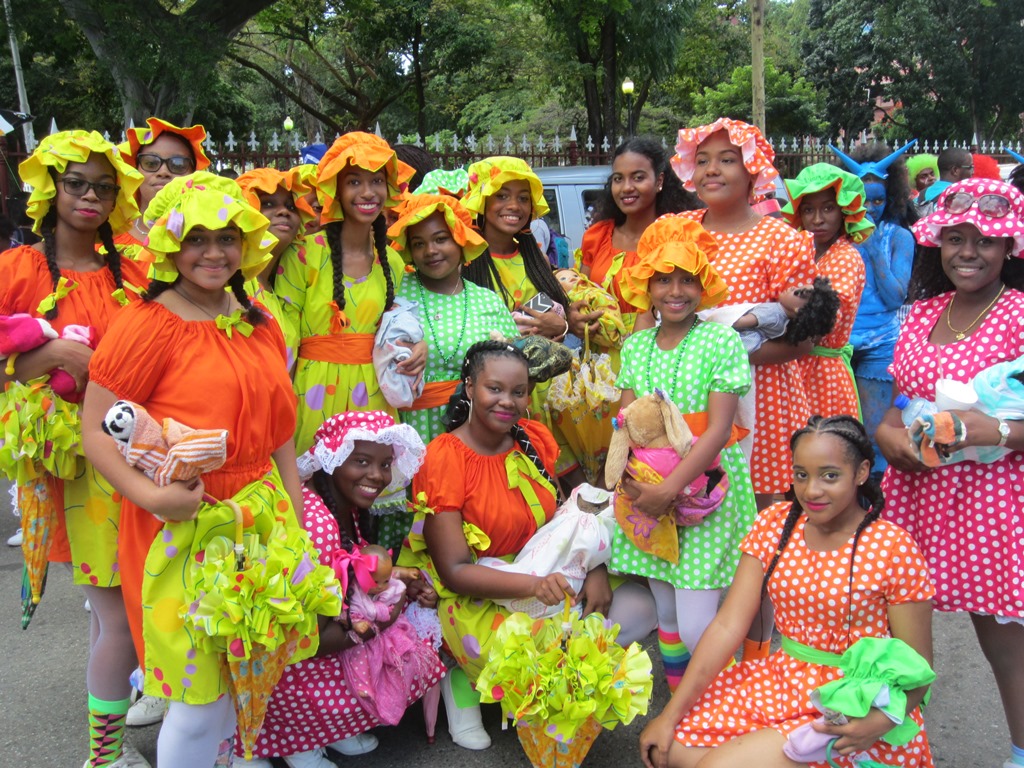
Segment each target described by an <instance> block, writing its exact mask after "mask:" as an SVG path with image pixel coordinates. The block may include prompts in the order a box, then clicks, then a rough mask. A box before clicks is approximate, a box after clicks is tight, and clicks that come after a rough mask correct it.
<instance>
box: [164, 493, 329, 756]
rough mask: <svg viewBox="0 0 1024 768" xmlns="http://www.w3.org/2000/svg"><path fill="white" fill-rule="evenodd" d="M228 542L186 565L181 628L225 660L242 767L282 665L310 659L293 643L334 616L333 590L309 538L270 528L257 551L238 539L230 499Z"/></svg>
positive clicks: (247, 539)
mask: <svg viewBox="0 0 1024 768" xmlns="http://www.w3.org/2000/svg"><path fill="white" fill-rule="evenodd" d="M208 501H209V502H210V503H223V504H227V505H228V506H229V507H231V508H232V510H233V511H234V513H235V539H234V541H232V540H230V539H228V538H227V537H226V536H217V537H215V538H214V539H212V540H211V541H210V542H209V543H208V544H207V546H206V553H205V556H204V557H203V559H202V562H199V561H198V560H197V561H195V562H193V563H192V569H191V579H190V582H191V583H190V585H189V587H188V591H187V593H186V594H187V596H188V600H189V602H188V604H187V605H185V606H184V607H183V608H182V617H183V618H184V620H185V625H186V626H187V627H189V628H190V629H195V630H198V632H197V635H198V636H199V637H200V638H202V639H201V640H200V644H201V645H202V646H203V647H204V649H205V650H207V651H209V652H214V653H224V654H226V655H227V661H228V676H229V684H230V686H231V689H232V694H233V696H234V699H235V711H236V712H237V714H238V730H239V733H240V734H241V737H242V746H243V748H244V749H245V757H246V759H247V760H251V759H252V748H253V746H254V745H255V743H256V739H257V737H258V736H259V733H260V729H261V728H262V726H263V718H264V716H265V715H266V713H267V704H268V703H269V701H270V696H271V694H272V693H273V691H274V686H276V685H277V683H278V681H279V680H280V679H281V675H282V673H283V672H284V668H285V666H286V665H287V664H290V663H294V662H296V661H301V660H302V659H303V658H306V657H308V656H309V655H310V654H312V653H313V652H315V650H316V645H315V644H313V645H311V646H310V647H309V648H307V649H305V650H304V651H303V650H299V640H300V639H301V638H304V637H314V636H316V634H317V618H316V617H317V614H323V615H325V616H337V615H339V614H340V613H341V607H342V605H341V585H340V584H339V583H338V580H337V579H336V578H335V576H334V572H333V571H332V570H331V569H330V568H328V567H327V566H324V565H320V564H319V562H318V556H317V553H316V550H315V549H314V547H313V543H312V541H311V540H310V538H309V534H308V533H306V531H304V530H303V529H301V528H298V527H295V526H288V525H284V524H283V522H282V521H281V520H279V521H278V522H276V523H275V524H274V527H273V528H272V529H271V531H270V535H269V537H268V539H267V542H266V543H265V544H264V543H263V542H261V541H260V539H259V537H258V536H256V535H255V534H250V533H243V527H242V526H243V524H242V510H241V508H240V507H239V506H238V505H237V504H236V503H235V502H234V501H232V500H230V499H228V500H225V501H223V502H216V500H213V499H208Z"/></svg>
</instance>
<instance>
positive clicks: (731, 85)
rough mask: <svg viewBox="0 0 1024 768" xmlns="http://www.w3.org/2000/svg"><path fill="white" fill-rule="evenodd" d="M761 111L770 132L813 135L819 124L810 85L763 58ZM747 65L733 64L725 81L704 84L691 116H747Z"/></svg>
mask: <svg viewBox="0 0 1024 768" xmlns="http://www.w3.org/2000/svg"><path fill="white" fill-rule="evenodd" d="M764 79H765V113H766V116H767V122H766V125H767V131H768V133H769V134H771V135H773V136H779V135H789V136H806V135H817V134H818V132H819V131H820V130H821V128H822V123H821V121H820V120H819V119H818V116H817V113H818V109H819V108H820V103H819V102H820V100H819V99H818V97H817V94H816V93H815V91H814V87H813V86H812V85H811V84H810V83H808V82H807V81H806V80H804V79H803V78H802V77H797V78H794V77H793V76H792V75H790V74H789V73H786V72H780V71H779V70H778V69H776V68H775V65H774V63H772V60H771V59H766V60H765V68H764ZM750 91H751V67H750V65H747V66H743V67H737V68H736V69H735V70H733V73H732V77H731V78H730V79H729V81H728V82H725V83H722V84H721V85H719V86H718V87H717V88H706V89H705V90H704V93H703V94H702V95H700V96H698V97H696V98H695V99H694V108H695V109H696V110H697V112H698V114H697V115H696V116H695V117H694V120H695V121H697V122H701V123H710V122H712V121H713V120H715V119H716V118H719V117H731V118H733V119H736V120H745V121H747V122H750V120H751V102H750Z"/></svg>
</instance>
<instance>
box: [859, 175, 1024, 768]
mask: <svg viewBox="0 0 1024 768" xmlns="http://www.w3.org/2000/svg"><path fill="white" fill-rule="evenodd" d="M914 234H915V236H916V237H917V242H918V243H919V244H920V245H921V246H924V247H923V248H922V249H921V250H920V253H919V255H918V264H917V267H916V271H915V273H914V277H913V280H912V284H911V290H912V296H914V297H915V298H916V299H918V301H917V302H916V303H915V304H914V305H913V307H912V308H911V310H910V314H909V315H908V317H907V320H906V322H905V324H904V326H903V330H902V331H901V332H900V336H899V340H898V341H897V343H896V353H895V359H894V360H893V364H892V367H891V369H890V370H891V371H892V373H893V376H894V377H895V391H896V392H899V393H902V394H904V395H907V396H908V397H911V398H916V397H921V398H925V399H927V400H934V399H935V385H936V382H937V381H939V380H940V379H944V378H948V379H952V380H954V381H958V382H967V381H970V380H971V379H972V378H973V377H974V376H975V375H977V374H978V373H980V372H981V371H983V370H985V369H986V368H990V367H991V366H993V365H995V364H997V363H1001V362H1004V361H1008V360H1015V359H1017V358H1019V357H1021V355H1024V292H1022V291H1024V260H1022V258H1021V253H1022V250H1024V194H1021V193H1020V192H1018V191H1017V189H1015V188H1014V187H1012V186H1010V185H1009V184H1004V183H1002V182H998V181H991V180H986V179H970V180H968V181H963V182H960V183H958V184H954V185H953V186H951V187H949V188H948V189H947V190H946V191H945V192H943V193H942V197H941V198H940V199H939V202H938V207H937V210H936V212H935V213H932V214H931V215H929V216H928V217H926V218H924V219H922V220H920V221H919V222H917V224H915V225H914ZM956 414H957V415H958V416H960V417H961V419H962V420H963V422H964V424H965V425H966V427H967V434H966V437H965V439H964V440H962V441H961V442H959V443H955V444H954V445H953V446H952V449H953V450H959V449H962V448H968V447H971V446H1002V447H1006V448H1009V449H1010V452H1009V453H1008V454H1007V455H1006V456H1005V457H1003V458H1002V459H1000V460H999V461H996V462H994V463H991V464H979V463H977V462H973V461H962V462H958V463H955V464H948V465H946V466H940V467H938V468H934V469H930V468H928V467H926V466H924V465H923V464H922V463H921V462H920V461H918V459H917V458H916V456H915V455H914V453H913V451H912V450H911V447H910V439H909V437H908V434H907V430H906V429H905V428H904V426H903V421H902V419H901V414H900V412H899V411H898V410H897V409H896V408H891V409H890V410H889V412H888V413H887V414H886V416H885V419H884V420H883V422H882V424H881V426H880V427H879V429H878V432H877V434H876V439H877V440H878V445H879V447H880V448H881V450H882V452H883V453H884V454H885V457H886V458H887V459H888V460H889V464H890V466H889V469H888V471H887V472H886V475H885V480H884V487H885V490H886V495H887V498H888V499H889V505H888V506H887V508H886V515H887V516H888V517H889V518H890V519H891V520H892V521H893V522H895V523H897V524H899V525H901V526H903V527H904V528H906V529H907V531H909V532H910V534H911V535H912V536H913V537H914V539H915V540H916V541H917V543H918V544H919V545H920V547H921V549H922V550H923V551H924V554H925V557H926V558H927V559H928V566H929V568H930V569H931V572H932V576H933V577H934V579H935V585H936V589H937V594H936V597H935V607H936V608H937V609H938V610H940V611H968V612H970V614H971V620H972V622H973V624H974V630H975V633H976V634H977V635H978V640H979V642H980V644H981V647H982V650H983V652H984V653H985V656H986V658H987V659H988V662H989V664H990V665H991V667H992V672H993V674H994V675H995V679H996V684H997V685H998V687H999V693H1000V695H1001V697H1002V700H1003V706H1004V708H1005V711H1006V716H1007V721H1008V724H1009V728H1010V737H1011V739H1012V741H1013V745H1014V750H1015V751H1014V756H1015V759H1018V758H1019V762H1018V763H1016V764H1019V765H1024V674H1022V673H1021V670H1022V669H1024V667H1022V663H1021V660H1022V659H1024V495H1022V491H1021V489H1022V488H1024V426H1022V425H1021V423H1020V422H1019V421H1010V420H1002V419H999V418H996V417H995V416H992V415H987V414H984V413H981V412H978V411H956ZM1007 764H1008V765H1010V764H1011V763H1007Z"/></svg>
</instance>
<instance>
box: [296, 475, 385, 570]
mask: <svg viewBox="0 0 1024 768" xmlns="http://www.w3.org/2000/svg"><path fill="white" fill-rule="evenodd" d="M311 482H312V483H313V490H314V491H315V492H316V495H317V496H319V497H320V499H321V500H322V501H323V503H324V506H325V507H327V511H328V512H330V513H331V517H333V518H334V519H335V520H337V521H338V522H339V525H338V532H339V534H340V536H341V547H342V549H344V550H345V551H346V552H351V551H352V550H353V549H354V548H355V546H356V543H357V542H355V541H354V540H353V539H352V537H350V536H349V535H348V533H347V532H346V531H344V530H342V527H341V524H340V523H341V518H340V517H339V515H340V514H341V511H340V510H341V504H340V502H339V500H338V497H337V495H336V494H335V492H334V481H333V479H332V477H331V475H330V474H329V473H327V472H325V471H324V470H322V469H318V470H316V471H315V472H314V473H313V477H312V478H311ZM351 514H352V519H353V520H354V521H355V524H356V529H357V530H358V531H361V532H362V533H363V536H364V537H366V538H367V540H368V541H376V539H377V520H376V518H375V517H374V516H373V515H371V514H370V512H369V510H366V509H359V508H353V509H352V511H351ZM351 581H354V579H350V582H351Z"/></svg>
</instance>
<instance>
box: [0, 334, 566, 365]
mask: <svg viewBox="0 0 1024 768" xmlns="http://www.w3.org/2000/svg"><path fill="white" fill-rule="evenodd" d="M568 327H569V326H568V325H566V328H568ZM20 354H21V352H11V354H9V355H8V356H7V365H5V366H4V373H6V374H7V375H8V376H13V375H14V363H15V362H16V361H17V359H18V355H20Z"/></svg>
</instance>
